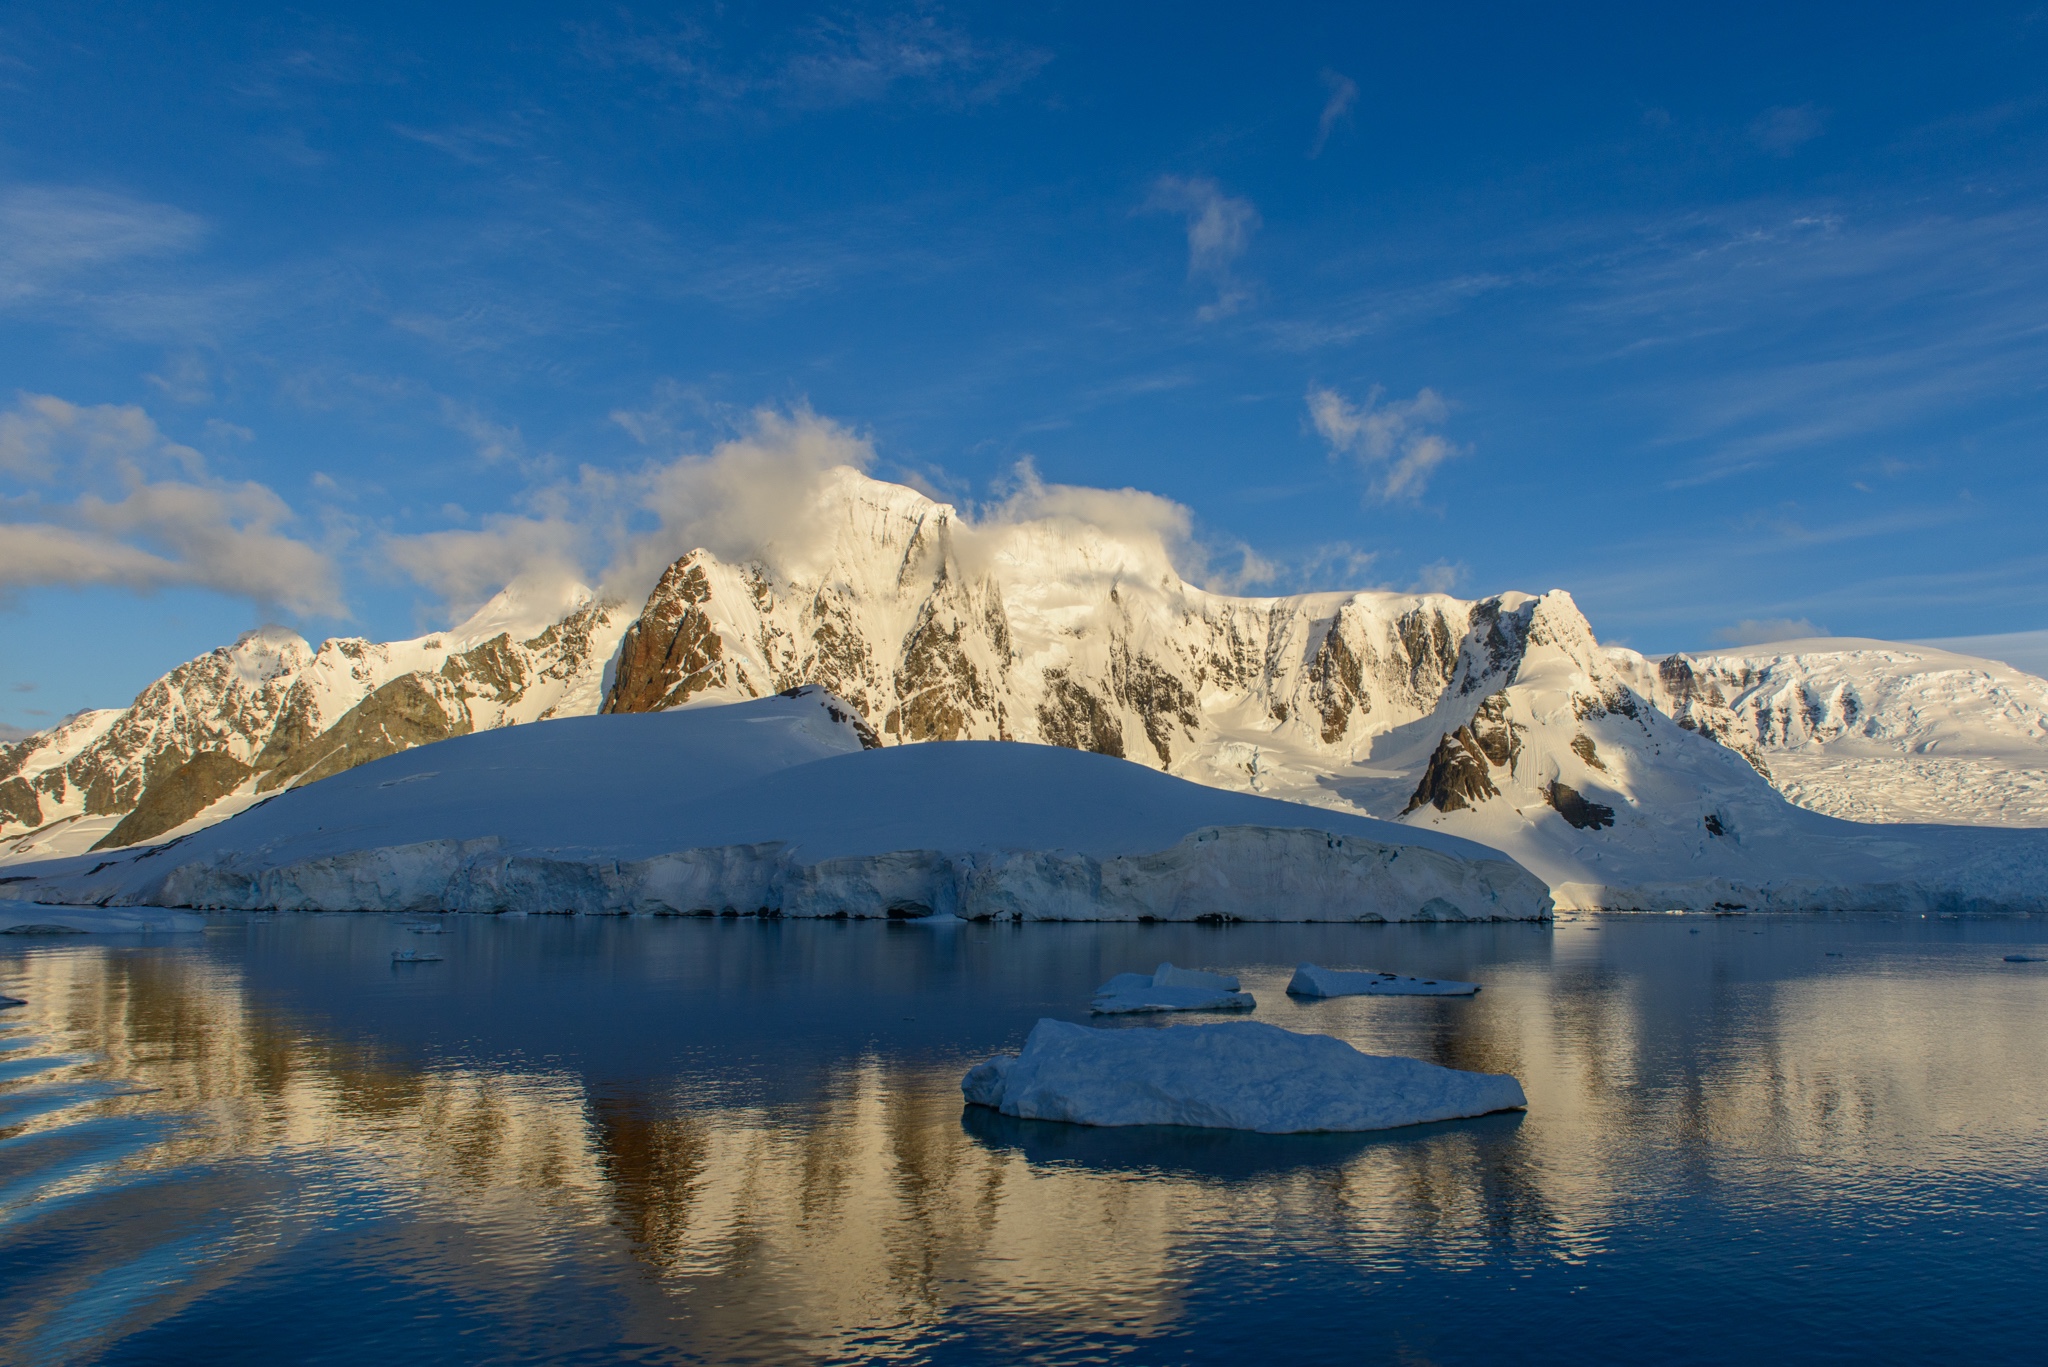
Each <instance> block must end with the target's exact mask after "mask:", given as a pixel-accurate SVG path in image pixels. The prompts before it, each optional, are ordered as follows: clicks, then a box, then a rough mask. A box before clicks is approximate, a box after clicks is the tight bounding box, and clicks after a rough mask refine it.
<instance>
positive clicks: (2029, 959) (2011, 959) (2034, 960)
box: [2005, 954, 2048, 964]
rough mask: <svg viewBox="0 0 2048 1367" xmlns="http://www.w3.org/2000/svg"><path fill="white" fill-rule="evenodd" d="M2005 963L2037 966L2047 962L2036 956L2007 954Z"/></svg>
mask: <svg viewBox="0 0 2048 1367" xmlns="http://www.w3.org/2000/svg"><path fill="white" fill-rule="evenodd" d="M2005 961H2006V962H2007V963H2009V964H2038V963H2042V962H2048V961H2044V960H2043V959H2041V958H2040V957H2039V956H2038V955H2034V954H2008V955H2006V956H2005Z"/></svg>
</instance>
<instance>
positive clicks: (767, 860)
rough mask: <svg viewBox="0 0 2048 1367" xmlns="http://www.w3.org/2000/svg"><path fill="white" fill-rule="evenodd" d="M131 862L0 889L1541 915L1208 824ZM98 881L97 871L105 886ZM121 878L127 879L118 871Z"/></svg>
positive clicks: (1083, 911)
mask: <svg viewBox="0 0 2048 1367" xmlns="http://www.w3.org/2000/svg"><path fill="white" fill-rule="evenodd" d="M136 862H139V861H134V860H127V861H107V864H108V866H109V867H103V868H102V869H100V870H97V871H95V872H94V873H87V874H79V875H74V876H72V877H70V878H58V879H54V880H51V881H50V882H49V883H48V884H46V885H42V886H37V885H36V884H41V883H42V880H40V879H38V880H34V881H33V882H32V883H22V884H14V885H11V886H8V887H5V888H0V893H11V894H13V895H14V896H15V897H17V898H20V899H21V900H24V901H28V902H33V903H38V904H45V905H60V906H61V905H98V906H159V907H176V908H189V909H194V910H209V911H213V910H219V911H258V910H275V911H408V912H423V911H467V912H502V911H549V912H577V913H581V914H585V915H634V914H651V915H693V914H707V915H708V914H739V915H754V916H760V915H767V916H788V917H799V918H837V917H842V916H843V917H847V918H849V919H870V918H873V919H886V918H895V919H923V918H925V917H929V916H937V917H944V916H956V917H958V918H960V919H961V920H966V921H987V920H1009V921H1144V920H1153V921H1204V920H1210V921H1338V922H1342V921H1364V922H1397V921H1543V920H1548V919H1549V917H1550V905H1549V898H1548V896H1547V895H1545V894H1544V893H1543V892H1542V891H1541V884H1539V883H1537V882H1536V880H1535V879H1533V878H1531V877H1529V875H1528V874H1526V873H1524V872H1523V871H1522V870H1521V869H1519V868H1517V867H1516V866H1515V865H1513V864H1511V863H1508V862H1507V861H1505V860H1499V861H1491V860H1489V861H1468V860H1462V859H1458V858H1456V857H1454V856H1450V855H1445V854H1441V853H1439V852H1437V851H1435V850H1428V849H1422V848H1419V847H1416V846H1401V845H1387V844H1381V843H1378V842H1375V841H1366V840H1361V839H1359V838H1357V837H1355V836H1347V837H1342V838H1339V837H1333V836H1330V835H1329V834H1327V833H1325V832H1322V831H1315V830H1302V829H1281V828H1273V827H1255V826H1234V827H1206V828H1203V829H1199V830H1196V831H1194V832H1192V833H1191V834H1189V835H1188V836H1186V837H1185V838H1183V839H1182V840H1180V841H1179V842H1177V843H1176V844H1174V845H1172V846H1170V847H1168V848H1167V849H1164V850H1159V851H1156V852H1153V853H1149V854H1140V855H1117V856H1110V857H1097V856H1093V855H1087V854H1078V853H1073V852H1069V851H1060V850H1048V851H1017V852H993V853H992V852H987V851H970V852H949V851H943V850H900V851H891V852H887V853H883V854H877V855H856V856H848V857H842V858H837V859H824V860H818V861H816V862H813V863H805V862H803V861H802V860H801V859H799V858H798V857H797V853H796V848H795V847H794V846H792V845H790V844H788V843H785V842H767V843H762V844H755V845H742V846H725V847H717V848H710V849H694V850H679V851H675V852H673V853H669V854H662V855H656V856H654V857H653V858H650V859H640V860H630V861H624V860H615V859H607V858H589V857H584V858H576V857H565V856H559V855H557V856H549V855H543V854H532V855H526V854H512V853H509V852H507V851H506V849H505V848H504V845H503V842H501V841H498V840H496V839H490V838H486V839H482V840H472V841H454V840H433V841H424V842H420V843H417V844H412V845H402V846H385V847H379V848H374V849H367V850H357V851H351V852H348V853H345V854H336V855H328V856H322V857H318V858H314V859H309V860H304V861H300V862H296V863H290V864H283V865H276V866H264V865H262V864H261V863H260V862H259V861H255V860H250V859H248V858H247V857H245V856H242V855H240V854H239V853H238V852H227V853H225V854H224V855H223V856H222V857H220V858H217V859H210V860H199V861H193V862H190V863H185V864H177V865H174V866H171V867H167V868H164V869H163V870H162V871H161V873H156V872H154V871H150V872H148V873H147V874H146V875H145V876H144V877H142V878H140V879H135V878H134V877H133V873H134V869H133V866H134V864H135V863H136ZM110 873H111V875H112V876H110ZM122 875H127V876H125V877H124V876H122Z"/></svg>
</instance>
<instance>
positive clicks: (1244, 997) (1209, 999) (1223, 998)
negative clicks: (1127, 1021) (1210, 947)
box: [1089, 964, 1259, 1016]
mask: <svg viewBox="0 0 2048 1367" xmlns="http://www.w3.org/2000/svg"><path fill="white" fill-rule="evenodd" d="M1258 1004H1259V1003H1258V1000H1257V998H1255V997H1253V996H1252V994H1251V993H1249V992H1240V991H1238V990H1237V979H1235V978H1233V977H1231V976H1229V975H1228V974H1224V973H1204V972H1202V971H1201V970H1199V969H1193V968H1175V967H1174V966H1173V965H1172V964H1161V965H1159V967H1158V968H1157V969H1155V970H1153V971H1152V972H1151V973H1150V974H1145V973H1119V974H1117V975H1116V976H1115V977H1114V978H1111V979H1110V980H1109V981H1108V982H1106V983H1104V984H1103V985H1102V986H1101V987H1098V988H1096V989H1095V1000H1094V1002H1093V1003H1091V1004H1090V1007H1089V1009H1090V1010H1092V1011H1094V1012H1095V1014H1097V1015H1098V1016H1128V1015H1136V1014H1139V1013H1144V1012H1152V1011H1249V1010H1251V1009H1252V1008H1253V1007H1255V1006H1257V1005H1258Z"/></svg>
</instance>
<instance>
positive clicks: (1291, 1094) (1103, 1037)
mask: <svg viewBox="0 0 2048 1367" xmlns="http://www.w3.org/2000/svg"><path fill="white" fill-rule="evenodd" d="M960 1090H961V1093H962V1094H963V1095H964V1096H965V1097H966V1099H967V1102H968V1103H969V1104H970V1105H976V1106H987V1107H990V1108H992V1109H994V1110H997V1111H1000V1112H1002V1113H1003V1114H1004V1115H1011V1116H1016V1117H1018V1118H1019V1119H1023V1120H1061V1121H1067V1122H1069V1123H1072V1124H1078V1125H1190V1126H1198V1127H1201V1128H1206V1129H1225V1130H1252V1131H1256V1132H1258V1133H1260V1134H1311V1133H1328V1132H1353V1131H1363V1130H1388V1129H1394V1128H1396V1127H1398V1126H1402V1125H1422V1124H1427V1123H1429V1122H1431V1121H1438V1120H1461V1119H1464V1118H1467V1117H1469V1116H1478V1115H1489V1114H1491V1113H1493V1112H1495V1111H1508V1110H1520V1109H1522V1108H1524V1107H1526V1106H1527V1105H1528V1098H1527V1097H1526V1096H1525V1095H1524V1094H1523V1092H1522V1085H1521V1084H1520V1083H1519V1082H1517V1081H1516V1080H1515V1079H1514V1078H1512V1077H1509V1076H1507V1075H1506V1074H1504V1073H1471V1072H1464V1071H1461V1070H1459V1069H1455V1068H1444V1067H1440V1066H1438V1065H1437V1064H1434V1063H1425V1062H1423V1061H1422V1060H1420V1059H1412V1058H1398V1057H1390V1056H1386V1055H1379V1054H1367V1053H1362V1052H1360V1051H1359V1050H1358V1049H1355V1048H1353V1047H1352V1046H1351V1045H1349V1044H1347V1043H1345V1042H1344V1041H1343V1040H1340V1039H1336V1038H1333V1037H1332V1036H1329V1035H1307V1034H1297V1033H1295V1032H1294V1031H1291V1030H1283V1029H1281V1028H1280V1027H1279V1026H1276V1025H1267V1024H1265V1023H1264V1022H1261V1021H1233V1022H1229V1023H1225V1024H1215V1025H1176V1026H1168V1027H1166V1028H1164V1029H1156V1030H1150V1029H1135V1030H1131V1029H1123V1030H1118V1029H1096V1028H1092V1027H1089V1026H1085V1025H1075V1024H1072V1023H1070V1022H1068V1021H1060V1020H1050V1019H1048V1020H1041V1021H1039V1022H1038V1024H1037V1025H1036V1026H1034V1027H1033V1028H1032V1031H1031V1034H1030V1036H1029V1037H1028V1038H1026V1040H1025V1041H1024V1049H1023V1052H1021V1053H1018V1054H998V1055H997V1056H995V1057H994V1058H991V1059H988V1060H987V1061H985V1062H982V1063H979V1064H976V1065H975V1066H974V1067H973V1068H972V1069H971V1070H969V1072H968V1073H967V1075H966V1077H964V1078H962V1079H961V1082H960Z"/></svg>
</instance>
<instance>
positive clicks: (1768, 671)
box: [1611, 637, 2048, 826]
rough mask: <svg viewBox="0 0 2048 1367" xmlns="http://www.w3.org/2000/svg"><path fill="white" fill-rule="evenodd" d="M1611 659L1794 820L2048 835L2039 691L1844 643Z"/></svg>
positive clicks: (2026, 677) (2009, 678)
mask: <svg viewBox="0 0 2048 1367" xmlns="http://www.w3.org/2000/svg"><path fill="white" fill-rule="evenodd" d="M1611 653H1612V654H1613V656H1614V657H1615V660H1616V663H1617V664H1618V665H1619V666H1621V667H1622V668H1623V670H1624V672H1625V673H1626V674H1627V675H1628V677H1629V681H1630V683H1631V684H1632V685H1633V686H1634V687H1636V688H1637V689H1638V690H1639V691H1641V692H1642V693H1643V694H1644V695H1645V696H1646V697H1648V698H1650V699H1651V700H1652V701H1653V702H1654V703H1655V704H1656V705H1657V706H1658V707H1659V708H1661V709H1662V710H1663V711H1665V712H1666V713H1668V714H1670V715H1671V716H1672V717H1675V718H1677V719H1678V721H1679V723H1680V724H1681V725H1686V726H1692V727H1694V728H1697V729H1699V730H1702V731H1705V732H1707V733H1709V734H1711V735H1713V736H1715V737H1716V738H1717V739H1719V740H1721V741H1722V742H1723V743H1724V744H1727V745H1731V746H1733V747H1735V748H1736V749H1738V750H1740V751H1742V753H1743V754H1745V755H1747V756H1748V757H1749V758H1750V760H1751V761H1752V762H1753V763H1754V764H1756V766H1757V767H1758V769H1759V771H1760V772H1763V773H1765V774H1767V775H1768V776H1769V777H1770V778H1771V779H1772V781H1773V782H1774V783H1775V784H1776V786H1777V787H1778V790H1779V791H1780V792H1782V793H1784V794H1785V796H1787V797H1788V798H1790V799H1791V800H1792V801H1794V802H1796V803H1798V804H1799V805H1800V806H1802V807H1809V808H1811V809H1813V810H1814V811H1818V812H1826V813H1828V814H1829V815H1830V816H1839V817H1845V818H1848V819H1849V820H1852V821H1933V822H1965V823H1969V824H1972V825H1997V826H2048V679H2041V678H2037V677H2035V676H2034V675H2032V674H2027V673H2023V672H2022V671H2020V670H2017V669H2014V668H2013V667H2012V666H2010V665H2005V664H2000V663H1998V662H1997V661H1995V660H1982V659H1977V658H1974V657H1972V656H1968V655H1957V654H1954V653H1952V652H1949V651H1945V650H1939V649H1935V648H1933V647H1931V646H1923V645H1901V644H1898V643H1897V642H1891V641H1869V640H1859V639H1853V638H1842V637H1829V638H1823V639H1818V640H1804V641H1783V642H1778V643H1776V644H1771V645H1755V646H1744V647H1742V648H1741V649H1739V650H1731V651H1725V652H1716V653H1713V654H1690V655H1673V656H1669V657H1667V658H1665V659H1663V660H1661V661H1656V662H1651V661H1645V660H1643V659H1642V658H1641V657H1640V656H1635V655H1633V654H1632V653H1631V652H1625V651H1614V652H1611Z"/></svg>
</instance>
